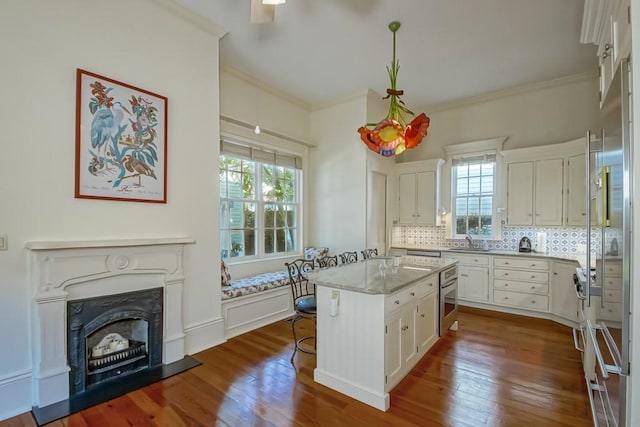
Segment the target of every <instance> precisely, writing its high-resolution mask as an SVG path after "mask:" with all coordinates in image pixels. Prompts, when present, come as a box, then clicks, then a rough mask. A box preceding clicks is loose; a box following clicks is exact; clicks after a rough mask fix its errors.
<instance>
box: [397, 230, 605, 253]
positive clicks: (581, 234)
mask: <svg viewBox="0 0 640 427" xmlns="http://www.w3.org/2000/svg"><path fill="white" fill-rule="evenodd" d="M539 232H544V233H547V252H549V253H553V254H565V255H570V254H577V253H581V252H584V249H582V247H581V246H580V245H584V244H585V243H586V240H587V231H586V230H585V228H583V227H509V226H504V227H503V229H502V240H487V245H488V248H489V249H498V250H505V251H510V250H513V251H516V250H518V243H519V241H520V239H521V238H522V237H524V236H527V237H528V238H529V239H531V243H532V244H533V245H534V247H535V244H536V234H537V233H539ZM391 236H392V244H393V245H397V246H404V245H410V246H417V247H425V248H456V247H466V246H467V242H466V241H465V240H462V239H449V238H447V230H446V228H445V227H430V226H414V225H406V226H402V225H400V226H395V227H394V228H393V230H392V234H391ZM591 238H592V244H594V245H598V244H599V241H600V236H599V235H598V234H596V233H592V235H591Z"/></svg>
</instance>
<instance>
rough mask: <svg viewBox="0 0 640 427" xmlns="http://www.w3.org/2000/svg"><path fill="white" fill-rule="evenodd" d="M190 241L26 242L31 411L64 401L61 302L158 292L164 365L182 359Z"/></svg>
mask: <svg viewBox="0 0 640 427" xmlns="http://www.w3.org/2000/svg"><path fill="white" fill-rule="evenodd" d="M193 243H195V240H193V239H191V238H175V237H171V238H154V239H122V240H92V241H38V242H27V243H26V244H25V247H26V248H27V249H28V250H29V283H30V286H31V291H32V295H33V309H32V311H31V313H32V315H31V316H32V337H33V346H32V348H33V365H34V372H33V383H34V402H33V404H34V406H39V407H44V406H47V405H50V404H52V403H55V402H58V401H61V400H65V399H67V398H68V397H69V367H68V359H67V341H66V332H67V325H66V308H67V307H66V306H67V301H72V300H76V299H83V298H89V297H95V296H104V295H114V294H118V293H123V292H132V291H138V290H144V289H149V288H154V287H162V288H163V289H164V312H163V317H164V319H163V355H162V362H163V363H164V364H167V363H172V362H175V361H177V360H180V359H182V358H183V357H184V355H185V339H184V338H185V334H184V327H183V324H182V317H183V316H182V290H183V285H184V270H183V266H182V256H183V251H184V246H185V245H188V244H193Z"/></svg>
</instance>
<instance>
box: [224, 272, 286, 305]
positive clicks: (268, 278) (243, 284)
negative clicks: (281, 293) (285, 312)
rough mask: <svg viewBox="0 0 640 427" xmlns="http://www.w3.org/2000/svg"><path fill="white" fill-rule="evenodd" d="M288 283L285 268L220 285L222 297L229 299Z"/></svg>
mask: <svg viewBox="0 0 640 427" xmlns="http://www.w3.org/2000/svg"><path fill="white" fill-rule="evenodd" d="M288 285H289V273H288V272H287V270H283V271H275V272H272V273H263V274H258V275H255V276H250V277H244V278H242V279H237V280H232V281H231V285H229V286H222V299H223V300H226V299H231V298H236V297H241V296H244V295H249V294H253V293H256V292H260V291H267V290H269V289H275V288H279V287H281V286H288Z"/></svg>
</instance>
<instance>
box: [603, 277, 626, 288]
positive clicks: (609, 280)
mask: <svg viewBox="0 0 640 427" xmlns="http://www.w3.org/2000/svg"><path fill="white" fill-rule="evenodd" d="M604 287H605V289H617V290H620V289H622V277H605V278H604Z"/></svg>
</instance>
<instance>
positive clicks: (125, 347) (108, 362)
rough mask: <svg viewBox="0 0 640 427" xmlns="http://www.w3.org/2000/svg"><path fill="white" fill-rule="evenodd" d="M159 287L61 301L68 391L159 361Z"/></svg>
mask: <svg viewBox="0 0 640 427" xmlns="http://www.w3.org/2000/svg"><path fill="white" fill-rule="evenodd" d="M162 303H163V301H162V288H154V289H149V290H144V291H137V292H127V293H123V294H115V295H108V296H102V297H94V298H87V299H81V300H74V301H69V302H68V303H67V357H68V360H69V368H70V373H69V394H70V396H74V395H76V394H78V393H82V392H84V391H85V390H87V389H90V388H91V387H95V386H97V385H100V384H102V383H104V382H105V381H109V380H111V379H114V378H121V377H124V376H126V375H128V374H132V373H136V372H139V371H141V370H144V369H149V368H153V367H154V366H158V365H160V364H162Z"/></svg>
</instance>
